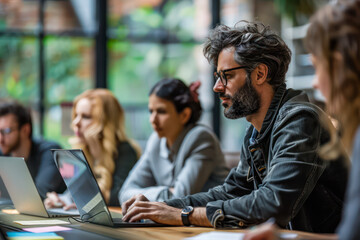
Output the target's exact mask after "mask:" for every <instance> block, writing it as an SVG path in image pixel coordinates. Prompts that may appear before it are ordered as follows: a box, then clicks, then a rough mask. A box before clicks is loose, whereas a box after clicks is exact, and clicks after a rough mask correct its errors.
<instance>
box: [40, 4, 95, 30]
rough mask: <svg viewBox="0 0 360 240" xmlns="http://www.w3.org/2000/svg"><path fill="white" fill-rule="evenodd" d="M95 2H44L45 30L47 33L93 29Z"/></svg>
mask: <svg viewBox="0 0 360 240" xmlns="http://www.w3.org/2000/svg"><path fill="white" fill-rule="evenodd" d="M95 24H96V18H95V0H71V1H49V0H47V1H46V4H45V29H46V30H47V31H60V32H61V31H69V30H81V31H84V32H92V31H93V30H94V29H95Z"/></svg>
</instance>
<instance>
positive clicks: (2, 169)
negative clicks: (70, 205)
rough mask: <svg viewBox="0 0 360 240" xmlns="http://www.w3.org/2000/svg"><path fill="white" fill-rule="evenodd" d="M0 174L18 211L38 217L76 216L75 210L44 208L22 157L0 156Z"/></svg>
mask: <svg viewBox="0 0 360 240" xmlns="http://www.w3.org/2000/svg"><path fill="white" fill-rule="evenodd" d="M0 176H1V178H2V180H3V182H4V184H5V187H6V189H7V191H8V193H9V195H10V198H11V200H12V202H13V204H14V207H15V208H16V210H17V211H18V212H19V213H22V214H28V215H34V216H40V217H64V216H78V215H79V213H78V211H77V210H74V209H72V210H69V211H65V210H63V209H62V208H53V209H46V208H45V206H44V203H43V202H42V200H41V197H40V195H39V192H38V190H37V188H36V186H35V183H34V180H33V178H32V177H31V174H30V172H29V169H28V167H27V165H26V162H25V159H24V158H22V157H0Z"/></svg>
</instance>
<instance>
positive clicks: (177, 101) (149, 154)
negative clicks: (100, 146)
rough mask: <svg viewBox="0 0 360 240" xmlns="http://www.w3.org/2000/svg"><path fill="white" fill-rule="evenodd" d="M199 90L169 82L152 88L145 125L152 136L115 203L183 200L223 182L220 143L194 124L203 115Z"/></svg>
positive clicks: (165, 81) (174, 81)
mask: <svg viewBox="0 0 360 240" xmlns="http://www.w3.org/2000/svg"><path fill="white" fill-rule="evenodd" d="M199 86H200V82H196V83H193V84H192V85H191V86H190V87H188V86H186V85H185V84H184V83H183V82H182V81H181V80H179V79H172V78H170V79H163V80H162V81H160V82H158V83H157V84H155V86H154V87H153V88H152V89H151V91H150V94H149V111H150V123H151V126H152V127H153V129H154V131H155V132H154V133H153V134H152V135H151V136H150V138H149V140H148V143H147V146H146V149H145V152H144V154H143V155H142V157H141V158H140V160H139V161H138V162H137V164H136V165H135V167H134V168H133V169H132V170H131V172H130V174H129V176H128V178H127V179H126V181H125V183H124V185H123V187H122V189H121V191H120V193H119V200H120V203H124V202H126V201H127V200H128V199H130V198H131V197H133V196H134V195H137V194H143V195H145V196H146V197H147V198H148V199H149V200H150V201H164V200H167V199H171V198H178V197H183V196H186V195H189V194H193V193H196V192H200V191H207V190H208V189H209V188H211V187H214V186H217V185H219V184H221V183H222V182H223V181H224V179H225V177H226V175H227V174H228V169H227V167H226V165H225V161H224V156H223V154H222V152H221V148H220V144H219V141H218V139H217V138H216V136H215V135H214V134H213V133H212V131H211V130H210V129H209V128H208V127H206V126H204V125H201V124H198V123H197V121H198V120H199V118H200V116H201V111H202V109H201V105H200V102H199V99H198V94H197V88H198V87H199Z"/></svg>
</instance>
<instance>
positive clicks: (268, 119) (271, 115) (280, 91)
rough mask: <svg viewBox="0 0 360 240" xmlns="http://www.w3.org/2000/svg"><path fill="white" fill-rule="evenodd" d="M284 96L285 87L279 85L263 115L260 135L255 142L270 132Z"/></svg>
mask: <svg viewBox="0 0 360 240" xmlns="http://www.w3.org/2000/svg"><path fill="white" fill-rule="evenodd" d="M285 94H286V85H285V83H283V84H281V85H280V86H279V87H278V88H277V89H276V91H275V94H274V97H273V99H272V101H271V103H270V106H269V109H268V111H267V113H266V115H265V118H264V121H263V124H262V126H261V130H260V134H259V135H258V137H257V140H258V141H260V139H262V138H264V137H266V135H267V133H268V132H269V131H270V130H271V128H272V125H273V124H274V121H275V118H276V116H277V113H278V112H279V109H280V107H281V106H282V103H283V99H284V96H285Z"/></svg>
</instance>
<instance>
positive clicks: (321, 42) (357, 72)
mask: <svg viewBox="0 0 360 240" xmlns="http://www.w3.org/2000/svg"><path fill="white" fill-rule="evenodd" d="M305 46H306V47H307V49H308V50H309V51H310V53H311V54H313V55H314V56H315V57H317V58H318V59H319V60H320V61H323V62H324V63H325V64H326V65H327V68H328V73H329V76H330V79H329V82H330V86H329V87H330V97H329V99H328V109H329V110H330V112H331V113H332V114H334V115H335V117H336V118H337V119H338V120H339V121H340V124H341V126H340V130H341V134H342V139H343V143H344V145H345V147H346V149H347V150H348V151H349V152H350V151H351V147H352V140H353V138H354V134H355V132H356V129H357V127H358V126H359V124H360V1H359V0H343V1H341V0H340V1H338V2H337V3H336V4H334V5H327V6H326V7H324V8H322V9H321V10H320V11H319V12H317V13H316V14H315V15H314V16H313V17H312V19H311V21H310V26H309V28H308V31H307V36H306V39H305ZM339 57H340V59H342V61H339Z"/></svg>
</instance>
